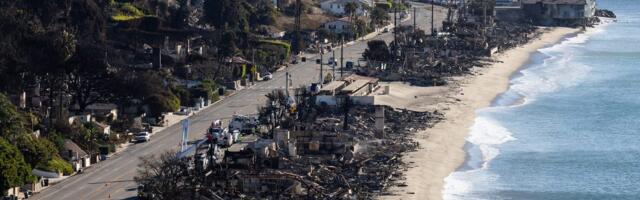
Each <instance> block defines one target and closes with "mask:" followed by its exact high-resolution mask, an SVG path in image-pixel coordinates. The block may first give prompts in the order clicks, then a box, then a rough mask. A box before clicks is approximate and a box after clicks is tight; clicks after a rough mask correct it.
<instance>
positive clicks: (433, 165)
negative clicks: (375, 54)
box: [376, 28, 580, 200]
mask: <svg viewBox="0 0 640 200" xmlns="http://www.w3.org/2000/svg"><path fill="white" fill-rule="evenodd" d="M579 31H580V30H579V29H571V28H548V29H545V30H543V32H544V33H543V34H542V35H541V36H540V37H539V38H537V39H534V40H532V41H531V42H529V43H528V44H526V45H523V46H521V47H518V48H515V49H511V50H508V51H506V52H503V53H501V54H498V55H496V56H494V59H495V60H498V61H502V62H497V63H494V64H492V65H490V66H487V67H483V68H476V69H474V72H473V74H474V75H468V76H464V77H457V78H454V79H455V81H453V83H451V84H450V85H449V86H446V87H429V88H420V87H411V86H407V85H403V84H401V83H389V85H390V87H391V88H392V89H391V91H392V92H391V93H390V94H389V95H388V96H385V97H380V98H377V99H376V102H380V103H381V104H386V105H391V106H394V107H397V108H407V109H410V110H419V111H425V110H434V109H437V110H438V111H441V112H443V113H444V114H445V118H446V119H445V120H444V121H442V122H440V123H438V124H437V125H436V126H435V127H434V128H432V129H429V130H426V131H424V132H420V133H417V134H416V141H418V142H420V145H421V149H419V150H418V151H416V152H412V153H409V154H408V155H407V156H405V160H406V161H407V163H411V168H410V169H409V170H408V171H407V172H406V173H405V177H406V180H405V181H404V182H406V184H407V185H408V186H406V187H396V188H392V189H391V191H392V192H393V193H394V195H388V196H382V197H381V198H382V199H420V200H424V199H433V200H437V199H442V189H443V185H444V179H445V178H446V177H447V176H448V175H449V174H450V173H451V172H453V171H455V170H456V169H457V168H458V167H459V166H460V165H461V164H462V163H463V162H464V161H465V157H466V152H465V150H464V148H463V147H464V144H465V138H466V137H467V135H468V133H469V128H470V127H471V126H472V125H473V123H474V119H475V111H476V110H478V109H480V108H484V107H487V106H489V105H490V104H491V102H492V100H493V99H494V98H495V97H496V96H497V95H499V94H501V93H502V92H504V91H506V90H507V89H508V87H509V80H510V78H511V76H512V75H513V74H514V73H516V72H517V71H518V70H519V69H520V68H521V66H523V65H525V64H527V62H529V57H530V55H532V54H533V53H535V52H537V50H538V49H540V48H544V47H546V46H549V45H552V44H555V43H558V42H560V41H561V40H563V39H564V38H565V37H566V36H569V35H573V34H576V33H578V32H579ZM394 88H395V89H394ZM398 88H399V90H398ZM393 91H400V92H393Z"/></svg>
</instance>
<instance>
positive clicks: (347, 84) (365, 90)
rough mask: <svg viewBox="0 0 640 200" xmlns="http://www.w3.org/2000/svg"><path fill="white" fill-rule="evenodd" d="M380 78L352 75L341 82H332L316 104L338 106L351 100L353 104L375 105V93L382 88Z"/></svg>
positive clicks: (317, 99) (321, 92) (325, 87)
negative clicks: (345, 100)
mask: <svg viewBox="0 0 640 200" xmlns="http://www.w3.org/2000/svg"><path fill="white" fill-rule="evenodd" d="M378 81H379V79H378V78H373V77H366V76H359V75H355V74H354V75H350V76H347V77H345V78H343V79H342V80H339V81H332V82H330V83H328V84H327V85H325V86H324V87H323V88H322V89H321V90H320V91H319V93H318V96H317V97H316V104H318V105H323V104H325V105H328V106H336V105H341V104H343V102H344V98H347V97H348V98H349V99H350V100H351V101H352V103H354V104H360V105H373V103H374V102H373V101H374V96H373V94H374V92H375V91H376V90H378V89H379V88H380V86H379V85H378Z"/></svg>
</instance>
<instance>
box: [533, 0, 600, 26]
mask: <svg viewBox="0 0 640 200" xmlns="http://www.w3.org/2000/svg"><path fill="white" fill-rule="evenodd" d="M522 10H523V11H524V13H525V14H526V16H528V17H530V18H531V19H532V20H533V22H534V23H536V24H540V25H547V26H548V25H568V26H578V25H583V24H586V23H587V20H588V19H590V18H593V16H594V15H595V12H596V2H595V0H522Z"/></svg>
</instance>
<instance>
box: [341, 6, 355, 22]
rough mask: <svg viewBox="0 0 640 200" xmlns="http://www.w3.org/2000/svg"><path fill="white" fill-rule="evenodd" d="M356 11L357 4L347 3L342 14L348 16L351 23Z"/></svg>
mask: <svg viewBox="0 0 640 200" xmlns="http://www.w3.org/2000/svg"><path fill="white" fill-rule="evenodd" d="M357 10H358V4H357V3H355V2H349V3H347V4H345V5H344V12H345V13H347V15H348V16H349V20H350V21H351V22H353V18H354V17H355V16H356V11H357Z"/></svg>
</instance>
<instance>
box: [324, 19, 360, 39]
mask: <svg viewBox="0 0 640 200" xmlns="http://www.w3.org/2000/svg"><path fill="white" fill-rule="evenodd" d="M322 28H324V29H325V30H327V31H329V32H332V33H335V34H346V35H352V34H353V23H351V22H350V21H349V20H348V19H347V18H340V19H335V20H332V21H328V22H327V23H324V24H323V25H322Z"/></svg>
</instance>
